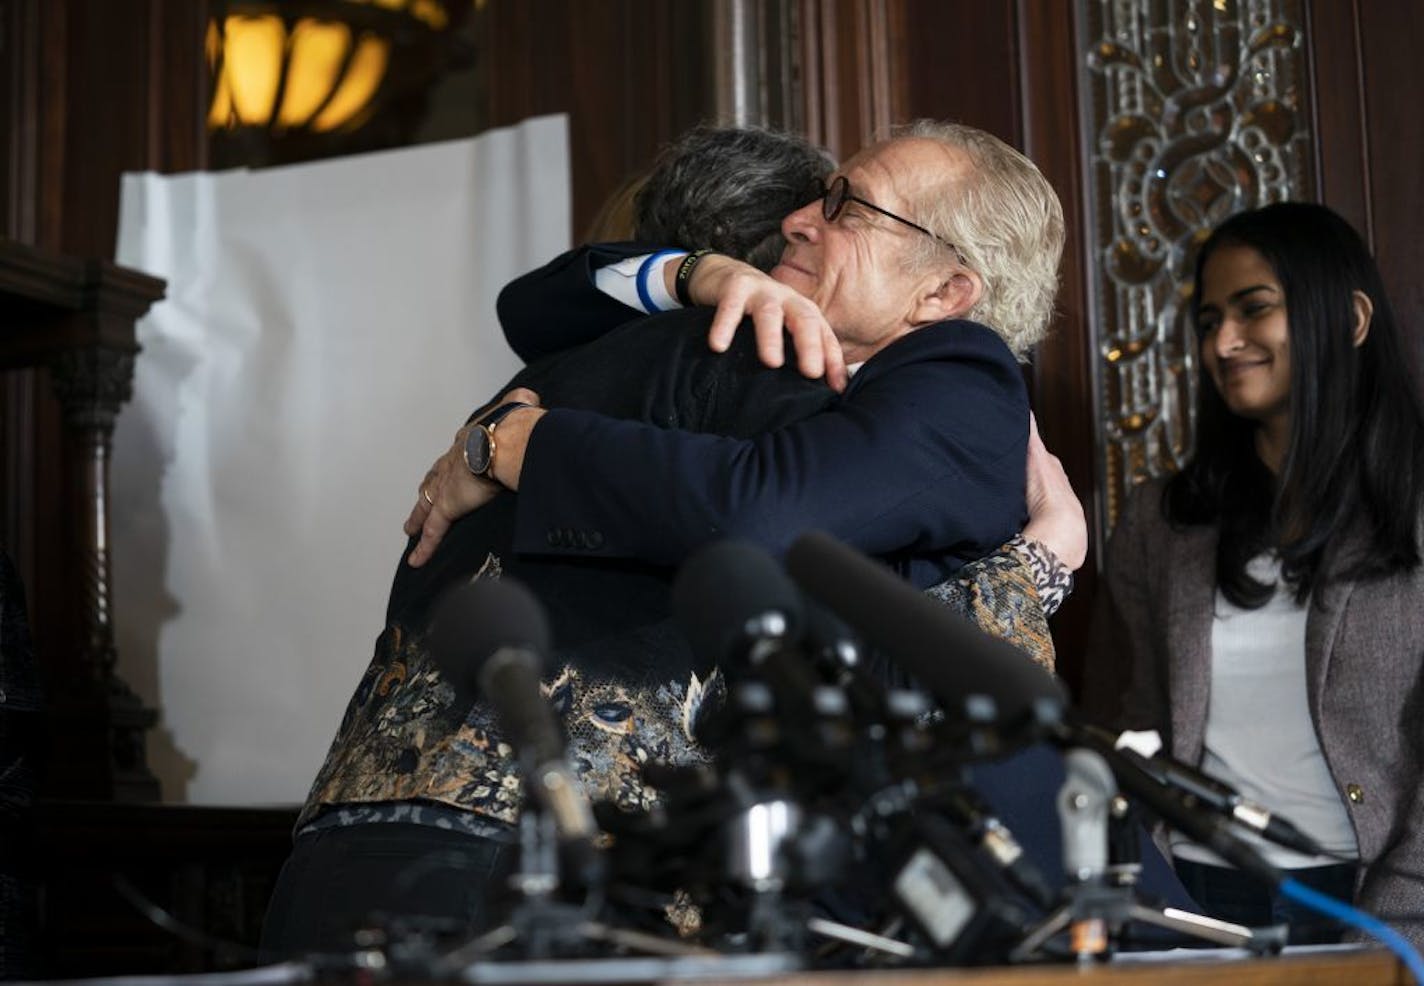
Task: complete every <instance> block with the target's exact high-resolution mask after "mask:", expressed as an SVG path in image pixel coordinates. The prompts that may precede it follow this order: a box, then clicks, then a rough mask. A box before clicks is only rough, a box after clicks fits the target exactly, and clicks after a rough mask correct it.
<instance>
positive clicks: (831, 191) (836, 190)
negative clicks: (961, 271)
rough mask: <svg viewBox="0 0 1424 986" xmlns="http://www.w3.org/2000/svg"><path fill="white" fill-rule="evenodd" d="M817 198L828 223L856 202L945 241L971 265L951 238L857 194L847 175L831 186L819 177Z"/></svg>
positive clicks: (962, 259) (838, 177)
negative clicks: (848, 204) (851, 186)
mask: <svg viewBox="0 0 1424 986" xmlns="http://www.w3.org/2000/svg"><path fill="white" fill-rule="evenodd" d="M817 198H819V199H820V200H821V215H822V216H823V217H824V218H825V220H826V222H828V223H833V222H835V221H836V220H837V219H839V218H840V216H841V213H842V212H845V207H846V203H847V202H855V203H856V204H858V205H863V206H865V208H867V209H870V210H871V211H872V212H878V213H880V214H881V215H882V216H885V217H887V218H889V219H893V220H895V221H896V222H897V223H903V224H904V225H906V226H908V227H910V228H911V229H913V230H917V231H918V232H921V233H924V234H925V235H926V236H932V237H934V238H935V239H937V240H939V241H940V242H941V243H943V244H944V245H945V246H947V247H949V248H950V249H951V250H953V251H954V256H955V258H956V259H957V260H958V261H959V262H960V263H961V264H964V266H966V267H968V266H969V265H968V263H966V262H965V260H964V254H962V253H960V252H959V247H957V246H955V245H954V244H953V243H951V242H949V240H946V239H945V238H944V237H943V236H940V235H939V234H938V233H932V232H930V231H929V230H927V229H925V228H924V227H923V226H921V225H920V224H919V223H912V222H910V220H908V219H906V218H905V217H904V216H897V215H895V213H893V212H891V211H890V210H889V209H882V208H880V206H878V205H876V204H875V203H874V202H869V201H867V200H865V199H863V198H861V197H860V196H859V195H856V194H855V193H854V192H852V191H851V190H850V179H849V178H847V177H846V176H845V175H837V176H836V177H835V178H833V179H832V180H831V184H830V185H829V186H827V185H826V183H825V182H824V181H821V180H820V179H817V180H816V186H815V195H814V196H813V198H812V201H814V200H815V199H817Z"/></svg>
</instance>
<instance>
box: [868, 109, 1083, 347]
mask: <svg viewBox="0 0 1424 986" xmlns="http://www.w3.org/2000/svg"><path fill="white" fill-rule="evenodd" d="M914 138H918V139H923V140H935V141H939V142H940V143H942V144H947V145H949V146H950V147H953V148H956V149H958V150H960V151H962V152H963V153H965V154H967V155H968V157H969V160H970V163H971V164H972V165H973V168H972V170H971V171H970V172H969V173H968V174H967V175H965V176H963V177H961V178H959V179H957V180H951V181H948V182H945V183H944V184H943V185H941V186H940V188H939V189H938V190H937V191H936V192H935V193H932V195H930V196H929V197H927V199H926V201H923V202H920V203H916V210H915V215H914V219H915V221H916V222H917V223H919V224H920V225H922V226H924V227H925V228H926V229H929V230H932V231H933V232H934V233H936V234H937V235H939V236H942V237H944V238H945V239H946V240H948V241H949V242H951V243H953V244H954V245H955V246H956V247H957V248H958V249H959V253H960V255H961V256H962V257H963V259H964V262H965V264H966V266H968V267H969V268H970V269H971V270H973V271H974V272H975V273H977V274H978V275H979V276H980V278H982V279H983V282H984V294H983V297H981V298H980V299H979V303H978V304H976V305H975V306H974V308H973V310H972V311H971V312H970V313H969V315H970V317H971V318H974V319H976V320H977V321H980V322H983V323H984V324H985V325H987V326H989V327H990V328H992V329H993V330H994V331H995V332H997V333H999V335H1000V336H1002V337H1003V339H1004V341H1005V342H1007V343H1008V345H1009V349H1010V350H1012V351H1013V354H1014V356H1015V357H1017V358H1018V359H1019V360H1020V361H1026V360H1027V359H1028V354H1029V352H1030V350H1032V349H1033V347H1034V346H1035V345H1037V343H1038V342H1039V341H1040V340H1042V339H1043V337H1044V336H1045V335H1046V334H1047V333H1048V324H1049V322H1050V321H1051V320H1052V318H1053V300H1054V298H1055V297H1056V296H1057V294H1058V262H1059V260H1060V259H1061V258H1062V256H1063V206H1062V204H1061V203H1060V202H1059V201H1058V194H1057V193H1056V192H1054V190H1053V186H1052V185H1050V184H1049V183H1048V179H1046V178H1044V177H1043V173H1042V172H1041V171H1039V170H1038V167H1037V166H1036V165H1035V164H1034V163H1033V162H1032V161H1030V160H1029V159H1028V158H1027V157H1025V156H1024V155H1023V154H1021V153H1019V152H1018V151H1016V150H1014V149H1013V148H1012V147H1010V146H1009V145H1008V144H1006V143H1004V142H1003V141H1002V140H1000V139H999V138H997V137H995V136H993V135H992V134H989V133H985V132H984V131H983V130H979V129H977V128H975V127H969V126H965V125H964V124H959V123H941V122H939V121H937V120H917V121H915V122H914V123H911V124H907V125H905V126H903V127H897V128H896V129H895V130H894V131H893V132H892V133H891V139H893V140H903V139H914ZM912 249H913V251H914V252H913V253H912V254H911V256H910V258H909V261H908V262H909V263H910V265H911V268H912V269H914V270H921V269H926V268H930V267H932V266H934V265H935V264H936V263H942V262H943V261H944V257H945V253H946V250H947V248H946V247H945V246H944V244H942V243H940V242H939V241H938V240H934V239H931V238H930V237H923V238H921V239H920V240H919V241H918V242H917V244H916V246H915V247H913V248H912Z"/></svg>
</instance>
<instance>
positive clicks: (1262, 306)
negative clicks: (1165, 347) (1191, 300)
mask: <svg viewBox="0 0 1424 986" xmlns="http://www.w3.org/2000/svg"><path fill="white" fill-rule="evenodd" d="M1197 330H1198V333H1199V335H1200V339H1201V357H1202V365H1203V366H1204V367H1206V372H1207V374H1208V375H1209V376H1210V377H1211V379H1212V382H1213V383H1215V384H1216V389H1217V391H1218V392H1219V393H1220V394H1221V399H1222V400H1223V401H1224V402H1225V403H1226V406H1227V407H1228V408H1230V409H1231V411H1232V413H1233V414H1238V415H1240V416H1241V417H1243V418H1249V419H1251V420H1253V421H1258V422H1261V423H1263V424H1265V423H1273V424H1275V425H1277V426H1280V425H1284V424H1286V423H1287V422H1288V421H1289V418H1290V390H1291V361H1290V323H1289V320H1288V319H1287V317H1286V297H1285V291H1284V289H1282V287H1281V282H1280V280H1279V279H1278V278H1277V277H1276V272H1275V271H1274V270H1273V269H1272V268H1271V265H1270V264H1269V263H1267V262H1266V259H1265V258H1264V257H1262V256H1261V254H1260V253H1258V252H1257V251H1256V250H1254V249H1252V248H1251V247H1248V246H1242V245H1240V244H1234V243H1228V244H1225V245H1223V246H1221V247H1219V248H1218V249H1217V250H1216V251H1215V252H1213V253H1212V254H1211V256H1210V257H1208V258H1207V260H1206V264H1205V265H1204V266H1203V267H1202V276H1201V298H1200V299H1199V300H1198V303H1197Z"/></svg>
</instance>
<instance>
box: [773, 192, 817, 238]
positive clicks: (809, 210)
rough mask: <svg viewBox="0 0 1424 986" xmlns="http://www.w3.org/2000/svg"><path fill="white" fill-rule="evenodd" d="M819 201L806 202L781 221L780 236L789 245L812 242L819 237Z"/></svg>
mask: <svg viewBox="0 0 1424 986" xmlns="http://www.w3.org/2000/svg"><path fill="white" fill-rule="evenodd" d="M824 222H825V219H823V218H822V216H821V200H820V199H816V200H815V201H814V202H808V203H807V204H806V205H803V206H802V207H801V208H799V209H797V210H796V211H795V212H793V213H791V215H789V216H787V217H786V218H785V219H783V220H782V221H781V235H782V236H784V237H786V239H787V241H788V242H790V243H808V242H814V241H815V240H817V239H819V238H820V236H821V225H822V224H823V223H824Z"/></svg>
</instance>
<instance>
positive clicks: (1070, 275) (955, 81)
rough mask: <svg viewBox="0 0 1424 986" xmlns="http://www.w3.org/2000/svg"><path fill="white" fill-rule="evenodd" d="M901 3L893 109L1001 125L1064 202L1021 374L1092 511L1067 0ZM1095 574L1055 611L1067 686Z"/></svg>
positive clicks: (1084, 284) (1086, 575) (1043, 426)
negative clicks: (1060, 234)
mask: <svg viewBox="0 0 1424 986" xmlns="http://www.w3.org/2000/svg"><path fill="white" fill-rule="evenodd" d="M903 10H904V13H903V17H904V22H905V24H906V25H907V26H908V28H909V29H908V30H907V31H906V34H905V42H906V43H905V46H904V48H903V55H902V58H901V61H900V64H899V66H898V67H897V74H898V75H900V76H901V77H902V81H901V82H900V83H899V88H900V89H901V91H902V92H903V94H904V95H903V98H904V102H903V104H902V105H901V106H900V107H898V112H899V115H900V116H901V117H919V116H928V117H934V118H937V119H951V120H957V121H959V122H962V123H967V124H970V125H971V126H976V127H980V128H982V129H984V130H987V131H989V132H990V133H993V134H995V135H996V136H998V137H1001V138H1002V139H1004V140H1006V141H1008V142H1009V143H1011V144H1013V145H1014V146H1016V147H1018V148H1019V149H1020V150H1022V151H1024V153H1026V154H1027V155H1028V156H1029V157H1030V158H1032V159H1033V160H1034V162H1035V163H1037V164H1038V166H1039V167H1040V168H1041V169H1042V170H1043V173H1044V175H1045V176H1047V178H1048V180H1049V181H1050V182H1051V183H1052V184H1053V187H1054V189H1055V190H1056V191H1057V192H1058V197H1059V199H1060V200H1061V201H1062V203H1063V212H1064V219H1065V222H1066V226H1067V242H1066V243H1065V246H1064V252H1063V264H1062V267H1061V269H1060V288H1059V295H1058V314H1057V318H1056V319H1055V321H1054V324H1053V328H1052V330H1051V332H1050V335H1049V337H1048V338H1047V339H1046V340H1045V341H1044V342H1043V343H1042V344H1041V345H1040V346H1039V348H1038V351H1037V353H1036V354H1035V356H1034V360H1033V363H1032V364H1031V366H1030V367H1029V370H1028V376H1029V385H1030V393H1031V396H1032V400H1033V405H1034V408H1035V412H1036V413H1037V416H1038V423H1039V428H1040V430H1041V431H1042V432H1043V437H1044V441H1045V442H1046V443H1047V445H1048V447H1049V448H1050V449H1052V450H1053V452H1054V453H1056V454H1057V455H1058V456H1059V458H1061V459H1062V460H1063V463H1064V467H1065V468H1066V469H1067V471H1068V475H1069V478H1070V479H1071V480H1072V481H1073V487H1074V489H1075V490H1077V491H1078V495H1079V496H1080V498H1082V499H1083V500H1084V505H1085V507H1086V508H1087V511H1088V513H1089V516H1090V518H1091V517H1092V516H1093V514H1094V513H1095V511H1094V509H1093V503H1094V500H1095V497H1096V476H1097V454H1098V453H1097V445H1096V440H1095V435H1094V425H1093V407H1094V400H1095V398H1094V396H1093V386H1094V385H1093V378H1092V368H1091V364H1090V356H1091V353H1092V349H1093V339H1092V330H1091V326H1090V325H1089V323H1088V316H1087V313H1088V310H1089V309H1088V303H1087V291H1088V281H1089V279H1088V276H1087V274H1086V271H1085V265H1086V263H1087V259H1086V258H1087V253H1086V252H1085V251H1086V249H1087V242H1086V240H1085V233H1084V230H1085V223H1086V217H1085V215H1084V201H1085V190H1084V186H1083V181H1084V179H1083V174H1082V156H1081V151H1080V141H1081V139H1082V138H1081V136H1080V126H1079V119H1080V113H1079V108H1078V95H1077V93H1078V84H1077V81H1078V55H1077V39H1076V30H1075V26H1074V18H1073V8H1072V7H1071V6H1070V5H1067V4H1063V3H1061V2H1059V0H1017V2H1016V3H1014V4H986V3H977V2H974V0H905V2H904V4H903ZM1094 540H1096V538H1094ZM1095 581H1096V578H1095V571H1094V560H1093V558H1092V557H1090V558H1089V560H1088V563H1087V565H1085V566H1084V568H1083V570H1082V571H1080V572H1079V573H1078V585H1077V589H1076V590H1075V591H1074V593H1073V595H1072V597H1071V598H1070V599H1069V601H1068V603H1067V604H1066V605H1065V606H1064V607H1063V609H1062V610H1061V611H1060V613H1059V614H1058V615H1057V616H1056V617H1055V618H1054V621H1053V629H1054V638H1055V641H1056V643H1057V646H1058V652H1059V662H1060V669H1061V671H1062V673H1063V675H1064V677H1065V678H1066V679H1067V680H1068V682H1069V683H1070V685H1073V686H1075V687H1076V685H1077V684H1078V682H1079V680H1080V676H1081V670H1082V655H1081V651H1082V647H1083V642H1084V640H1085V637H1086V632H1087V621H1088V615H1089V611H1090V608H1091V601H1092V595H1093V587H1094V584H1095Z"/></svg>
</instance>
